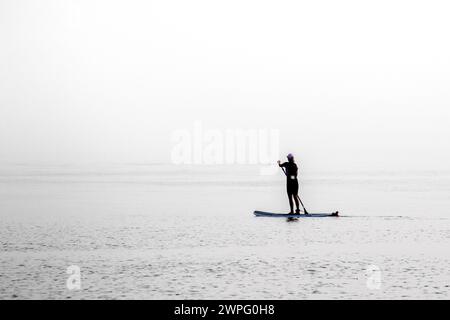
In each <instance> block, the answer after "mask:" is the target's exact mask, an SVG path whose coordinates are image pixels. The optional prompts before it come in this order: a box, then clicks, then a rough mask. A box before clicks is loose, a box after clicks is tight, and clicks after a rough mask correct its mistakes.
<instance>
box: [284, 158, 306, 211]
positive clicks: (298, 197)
mask: <svg viewBox="0 0 450 320" xmlns="http://www.w3.org/2000/svg"><path fill="white" fill-rule="evenodd" d="M280 168H281V170H283V172H284V175H285V176H286V177H287V176H288V175H287V173H286V170H284V168H283V167H280ZM296 196H297V199H298V201H300V204H301V205H302V207H303V210H304V211H305V214H309V213H308V211H307V210H306V208H305V206H304V204H303V201H302V199H300V196H299V195H298V193H297V195H296Z"/></svg>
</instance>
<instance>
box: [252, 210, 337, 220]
mask: <svg viewBox="0 0 450 320" xmlns="http://www.w3.org/2000/svg"><path fill="white" fill-rule="evenodd" d="M253 213H254V214H255V216H257V217H273V218H325V217H338V216H339V212H338V211H336V212H332V213H310V214H303V213H302V214H288V213H272V212H265V211H255V212H253Z"/></svg>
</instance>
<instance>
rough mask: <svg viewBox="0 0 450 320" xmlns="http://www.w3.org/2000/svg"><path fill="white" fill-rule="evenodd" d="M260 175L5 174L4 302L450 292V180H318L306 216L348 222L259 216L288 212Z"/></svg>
mask: <svg viewBox="0 0 450 320" xmlns="http://www.w3.org/2000/svg"><path fill="white" fill-rule="evenodd" d="M258 173H259V169H258V168H252V167H206V168H204V167H172V166H145V165H128V166H110V167H99V168H95V167H92V166H90V167H86V168H83V167H70V166H48V167H43V166H41V167H34V166H24V165H22V166H12V167H11V166H10V167H3V168H1V170H0V219H1V220H0V245H1V252H0V270H1V272H0V298H1V299H12V298H26V299H32V298H44V299H64V298H74V299H101V298H108V299H110V298H111V299H122V298H129V299H140V298H142V299H166V298H167V299H171V298H180V299H184V298H192V299H196V298H199V299H207V298H209V299H211V298H213V299H221V298H227V299H228V298H247V299H276V298H285V299H317V298H326V299H332V298H353V299H359V298H374V299H379V298H407V299H413V298H436V299H440V298H441V299H444V298H445V299H448V298H450V287H449V286H450V273H449V271H448V265H449V262H450V253H449V252H450V250H448V248H449V247H450V220H449V218H448V208H449V207H450V206H449V204H450V197H449V195H448V190H449V187H450V175H449V174H437V173H435V172H421V173H411V172H410V173H401V174H400V173H397V174H393V173H381V172H380V173H357V174H353V173H339V174H338V173H333V174H331V173H321V174H310V175H309V176H305V177H304V179H303V180H302V183H301V187H300V188H301V192H302V195H303V197H302V198H303V199H304V201H305V205H306V206H307V208H308V209H309V210H310V211H331V210H340V211H341V212H342V215H343V216H342V217H340V218H323V219H321V218H318V219H300V220H299V221H297V222H295V223H288V222H286V220H284V219H277V218H255V217H253V216H252V212H253V210H255V209H260V210H266V211H277V212H280V211H283V210H287V208H288V206H287V199H285V198H286V196H285V195H284V181H283V177H282V176H260V175H258ZM72 265H76V266H79V267H80V270H81V290H79V291H78V290H68V289H67V286H66V281H67V279H68V277H69V274H67V273H66V270H67V268H68V267H69V266H72ZM371 266H375V267H376V268H373V267H371ZM371 268H372V269H371ZM377 268H378V269H377ZM374 270H375V271H374ZM374 279H375V280H376V281H374ZM374 284H375V285H374Z"/></svg>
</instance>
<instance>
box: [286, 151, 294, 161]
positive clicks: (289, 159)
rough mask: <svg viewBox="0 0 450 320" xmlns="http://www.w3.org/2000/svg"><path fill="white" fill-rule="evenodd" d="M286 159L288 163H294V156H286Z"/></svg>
mask: <svg viewBox="0 0 450 320" xmlns="http://www.w3.org/2000/svg"><path fill="white" fill-rule="evenodd" d="M287 159H288V161H289V162H294V155H293V154H292V153H289V154H288V155H287Z"/></svg>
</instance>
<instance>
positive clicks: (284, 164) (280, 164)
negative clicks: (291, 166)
mask: <svg viewBox="0 0 450 320" xmlns="http://www.w3.org/2000/svg"><path fill="white" fill-rule="evenodd" d="M277 162H278V166H279V167H281V168H283V167H286V164H287V162H285V163H281V161H280V160H278V161H277Z"/></svg>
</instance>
